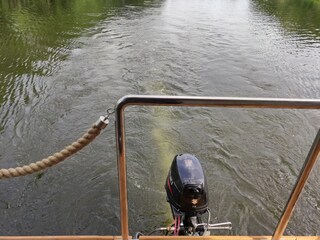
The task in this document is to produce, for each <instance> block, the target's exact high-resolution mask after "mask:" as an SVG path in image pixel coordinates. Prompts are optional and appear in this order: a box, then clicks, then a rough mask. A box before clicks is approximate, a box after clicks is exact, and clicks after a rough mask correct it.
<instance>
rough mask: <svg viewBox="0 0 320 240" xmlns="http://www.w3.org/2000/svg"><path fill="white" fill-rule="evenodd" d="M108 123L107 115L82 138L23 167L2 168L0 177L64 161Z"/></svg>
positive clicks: (21, 173)
mask: <svg viewBox="0 0 320 240" xmlns="http://www.w3.org/2000/svg"><path fill="white" fill-rule="evenodd" d="M108 123H109V121H108V119H107V117H100V118H99V120H98V121H97V122H96V123H95V124H94V125H93V126H92V127H91V128H90V129H89V130H88V131H87V132H86V133H85V134H84V135H83V136H82V137H81V138H79V139H78V140H77V141H75V142H73V143H72V144H70V145H69V146H67V147H65V148H64V149H63V150H61V151H60V152H56V153H55V154H53V155H52V156H49V157H47V158H44V159H42V160H40V161H38V162H35V163H30V164H29V165H25V166H22V167H16V168H9V169H0V179H3V178H12V177H19V176H24V175H27V174H32V173H35V172H39V171H41V170H43V169H46V168H49V167H51V166H53V165H56V164H58V163H60V162H62V161H64V160H65V159H67V158H68V157H70V156H71V155H73V154H75V153H76V152H78V151H80V150H81V149H82V148H84V147H85V146H87V145H88V144H89V143H91V142H92V141H93V140H94V139H95V138H96V137H97V136H98V135H99V134H100V132H101V130H102V129H104V128H105V127H106V126H107V125H108Z"/></svg>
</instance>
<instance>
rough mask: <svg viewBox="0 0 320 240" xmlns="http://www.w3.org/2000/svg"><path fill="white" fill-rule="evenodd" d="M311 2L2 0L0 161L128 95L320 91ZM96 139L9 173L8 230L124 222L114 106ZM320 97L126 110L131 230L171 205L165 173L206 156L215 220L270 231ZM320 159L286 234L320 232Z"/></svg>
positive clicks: (9, 161)
mask: <svg viewBox="0 0 320 240" xmlns="http://www.w3.org/2000/svg"><path fill="white" fill-rule="evenodd" d="M319 78H320V4H319V3H317V1H312V0H284V1H276V0H270V1H263V0H215V1H209V0H203V1H196V0H163V1H161V0H154V1H153V0H151V1H143V0H122V1H120V0H67V1H66V0H60V1H59V0H52V1H44V0H43V1H42V0H40V1H35V0H29V1H22V0H16V1H12V0H10V1H9V0H2V1H0V143H1V144H0V167H1V168H7V167H13V166H17V165H23V164H27V163H30V162H33V161H37V160H39V159H42V158H44V157H47V156H48V155H50V154H52V153H54V152H56V151H59V150H60V149H61V148H63V147H64V146H66V145H67V144H69V143H71V142H72V141H74V140H75V139H77V138H78V137H79V136H81V135H82V133H83V132H84V131H85V130H86V129H87V128H88V127H89V126H90V125H91V124H92V123H93V122H95V121H96V119H97V118H98V116H100V115H103V114H105V113H106V109H107V108H110V107H113V106H114V104H115V103H116V101H117V100H118V99H119V98H120V97H122V96H124V95H127V94H159V95H162V94H168V95H192V96H230V97H280V98H282V97H285V98H316V99H318V98H319V97H320V94H319V93H320V79H319ZM111 118H112V121H111V124H110V126H109V127H108V128H107V129H106V130H105V131H104V133H103V134H102V136H100V137H99V138H98V139H97V140H95V142H94V143H93V144H91V145H90V146H89V147H87V148H86V149H85V150H83V151H81V152H80V153H78V154H76V155H75V156H73V157H71V158H70V159H69V160H67V161H66V162H64V163H61V164H59V165H57V166H55V167H53V168H51V169H49V170H46V171H44V172H43V173H42V174H34V175H31V176H26V177H22V178H16V179H11V180H3V181H1V182H0V211H1V218H0V235H65V234H67V235H69V234H71V235H72V234H105V235H117V234H120V219H119V218H120V212H119V200H118V181H117V163H116V146H115V132H114V123H113V116H112V117H111ZM319 118H320V114H319V111H315V110H309V111H306V110H265V109H264V110H254V109H250V110H249V109H209V108H175V107H166V108H164V107H130V108H128V109H127V110H126V133H127V157H128V166H127V170H128V195H129V211H130V216H129V225H130V231H131V234H133V233H134V232H136V231H143V232H148V231H151V230H152V229H153V228H155V227H159V226H164V225H166V224H167V223H168V222H170V219H171V213H170V209H169V206H168V204H167V202H166V196H165V191H164V181H165V177H166V175H167V172H168V169H169V166H170V164H171V160H172V159H173V157H174V155H175V154H177V153H182V152H189V153H192V154H195V155H196V156H197V157H198V158H199V159H200V160H201V162H202V165H203V167H204V170H205V174H206V176H207V179H208V185H209V191H210V209H211V212H212V221H213V222H218V221H231V222H232V223H233V230H232V232H231V233H227V234H233V235H247V234H249V235H271V234H272V233H273V229H274V228H275V226H276V224H277V221H278V220H279V217H280V215H281V212H282V208H283V207H284V205H285V203H286V200H287V198H288V196H289V194H290V190H291V188H292V186H293V185H294V183H295V180H296V178H297V176H298V173H299V169H300V168H301V166H302V164H303V161H304V159H305V157H306V155H307V153H308V150H309V148H310V146H311V144H312V141H313V138H314V137H315V134H316V131H317V129H318V128H319V126H320V125H319ZM319 173H320V169H319V166H316V169H315V170H314V171H313V173H312V175H311V177H310V181H309V184H308V185H307V187H306V190H305V191H304V194H303V196H302V198H301V199H300V201H299V204H298V206H297V208H296V212H295V213H294V215H293V218H292V220H291V221H290V223H289V226H288V229H287V231H286V234H295V235H310V234H311V235H319V234H320V230H319V225H320V220H319V219H320V212H319V211H320V192H319V188H318V186H319V184H320V178H319Z"/></svg>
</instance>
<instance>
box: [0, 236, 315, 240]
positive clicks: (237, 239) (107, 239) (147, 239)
mask: <svg viewBox="0 0 320 240" xmlns="http://www.w3.org/2000/svg"><path fill="white" fill-rule="evenodd" d="M191 238H192V239H195V240H271V239H272V236H206V237H189V236H140V238H139V239H140V240H170V239H179V240H190V239H191ZM40 239H44V240H75V239H80V240H121V239H122V237H121V236H19V237H17V236H2V237H1V236H0V240H40ZM130 239H132V238H130ZM281 239H285V240H320V236H283V237H282V238H281Z"/></svg>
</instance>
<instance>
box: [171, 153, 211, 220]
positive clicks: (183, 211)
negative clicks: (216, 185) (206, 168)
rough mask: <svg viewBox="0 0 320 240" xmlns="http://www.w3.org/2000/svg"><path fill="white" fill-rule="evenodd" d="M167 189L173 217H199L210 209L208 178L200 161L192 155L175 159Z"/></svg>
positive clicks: (183, 155)
mask: <svg viewBox="0 0 320 240" xmlns="http://www.w3.org/2000/svg"><path fill="white" fill-rule="evenodd" d="M165 189H166V192H167V201H168V202H169V203H170V206H171V210H172V214H173V217H175V216H188V217H192V216H197V215H199V214H203V213H204V212H206V210H207V209H208V194H207V192H208V191H207V182H206V178H205V175H204V173H203V170H202V167H201V164H200V162H199V160H198V159H197V158H196V157H195V156H193V155H191V154H181V155H176V156H175V157H174V159H173V161H172V164H171V168H170V170H169V173H168V177H167V179H166V184H165Z"/></svg>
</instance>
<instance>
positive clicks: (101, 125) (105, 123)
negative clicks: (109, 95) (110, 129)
mask: <svg viewBox="0 0 320 240" xmlns="http://www.w3.org/2000/svg"><path fill="white" fill-rule="evenodd" d="M108 124H109V120H108V118H106V117H104V116H100V118H99V119H98V121H96V123H95V126H96V127H97V128H99V129H100V130H102V129H105V128H106V126H108Z"/></svg>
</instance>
